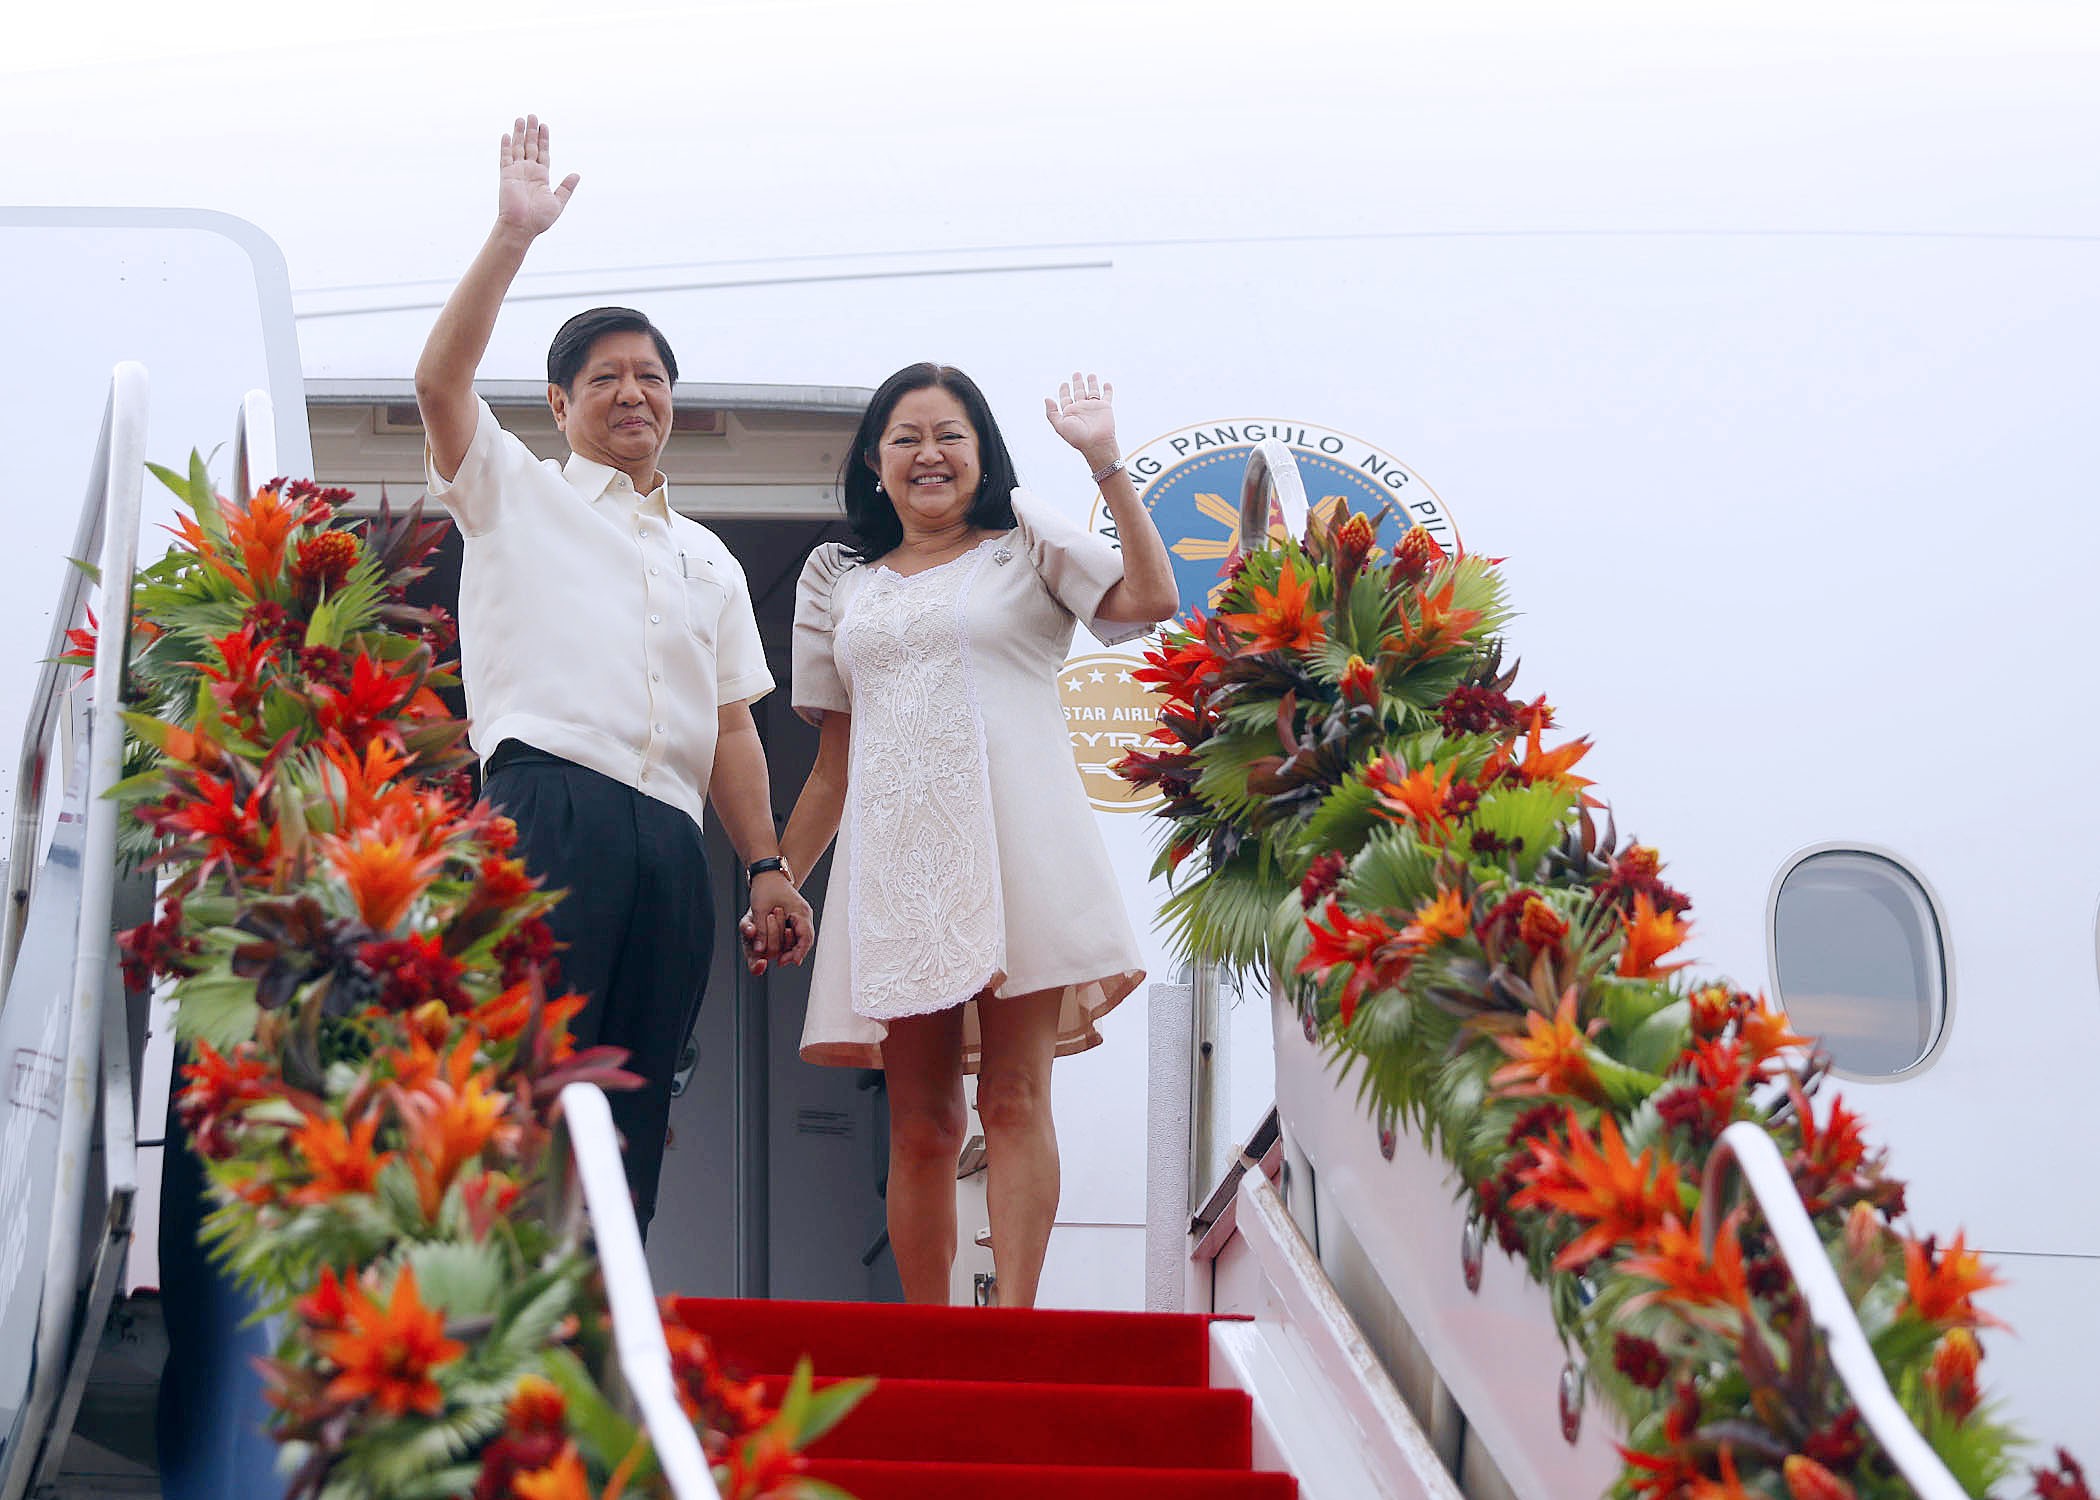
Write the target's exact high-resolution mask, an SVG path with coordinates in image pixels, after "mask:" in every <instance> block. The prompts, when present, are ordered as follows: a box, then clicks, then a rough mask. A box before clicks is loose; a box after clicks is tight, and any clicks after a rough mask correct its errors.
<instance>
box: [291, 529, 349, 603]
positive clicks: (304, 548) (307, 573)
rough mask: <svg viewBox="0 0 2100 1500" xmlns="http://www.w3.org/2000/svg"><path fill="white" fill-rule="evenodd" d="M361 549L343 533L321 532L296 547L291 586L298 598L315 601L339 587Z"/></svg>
mask: <svg viewBox="0 0 2100 1500" xmlns="http://www.w3.org/2000/svg"><path fill="white" fill-rule="evenodd" d="M363 551H364V548H363V547H361V546H360V545H359V544H358V540H357V538H356V537H354V536H352V535H351V534H350V533H349V532H347V531H324V532H322V533H321V534H320V535H319V536H312V537H308V538H307V539H306V540H305V541H303V542H301V543H300V544H299V551H298V554H297V557H296V558H295V560H294V561H293V563H292V584H293V586H294V587H295V588H296V589H297V590H298V591H299V597H300V598H302V599H316V598H319V597H321V596H322V595H324V594H328V593H332V592H334V591H335V590H336V589H339V588H341V587H342V586H343V580H344V579H346V578H348V577H349V576H350V570H351V569H352V568H354V567H356V566H357V559H358V557H359V556H360V555H361V554H362V553H363Z"/></svg>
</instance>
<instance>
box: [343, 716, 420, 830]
mask: <svg viewBox="0 0 2100 1500" xmlns="http://www.w3.org/2000/svg"><path fill="white" fill-rule="evenodd" d="M321 758H322V759H323V760H325V761H326V762H327V763H328V765H329V766H330V767H331V768H332V769H333V770H334V771H335V773H336V776H337V777H339V778H340V779H341V782H342V789H341V794H340V795H338V794H337V790H336V787H335V785H334V784H333V779H331V782H330V785H329V786H328V790H327V796H328V804H329V806H330V807H332V808H334V809H335V825H336V827H337V828H349V827H351V826H353V825H354V824H358V823H368V822H371V821H374V820H375V819H377V818H378V817H379V816H380V813H381V811H382V809H383V808H385V807H386V806H387V805H388V802H389V794H390V793H391V794H392V797H393V799H394V800H399V799H403V798H407V797H411V796H413V795H414V793H413V789H412V788H409V787H406V786H399V785H396V784H395V783H396V782H397V781H398V780H399V778H400V775H401V773H402V772H403V771H405V770H407V769H408V756H407V754H406V753H405V752H403V751H401V750H398V749H396V748H395V747H393V746H391V745H389V744H387V743H386V742H385V741H384V740H379V739H373V740H367V741H366V742H365V748H364V752H363V753H362V754H359V753H358V751H357V750H355V749H353V748H352V746H351V744H350V742H349V741H348V740H347V739H345V738H344V737H343V736H342V735H341V734H340V733H331V734H329V735H327V736H326V737H325V738H323V739H322V741H321Z"/></svg>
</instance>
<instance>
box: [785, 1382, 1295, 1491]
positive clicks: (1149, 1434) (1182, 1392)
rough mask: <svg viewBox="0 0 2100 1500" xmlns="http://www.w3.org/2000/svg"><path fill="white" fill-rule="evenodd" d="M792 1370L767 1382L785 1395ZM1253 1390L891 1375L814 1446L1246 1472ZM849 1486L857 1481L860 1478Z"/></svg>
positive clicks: (863, 1454)
mask: <svg viewBox="0 0 2100 1500" xmlns="http://www.w3.org/2000/svg"><path fill="white" fill-rule="evenodd" d="M786 1390H787V1380H786V1379H785V1377H780V1376H774V1377H770V1378H768V1379H767V1381H766V1395H767V1398H768V1399H769V1400H771V1401H774V1402H776V1403H777V1402H778V1401H780V1399H781V1398H782V1397H783V1396H784V1395H785V1393H786ZM1253 1410H1254V1407H1253V1402H1252V1401H1251V1400H1250V1399H1249V1398H1248V1396H1247V1394H1246V1393H1245V1392H1244V1391H1233V1390H1190V1389H1186V1388H1157V1387H1150V1386H1126V1385H1077V1384H1072V1383H1054V1384H1042V1383H1037V1382H1033V1381H1018V1380H994V1381H960V1380H900V1379H896V1378H894V1377H886V1378H884V1379H882V1380H881V1381H879V1382H878V1383H877V1385H876V1386H875V1388H874V1390H872V1391H870V1392H869V1393H868V1395H867V1396H866V1398H864V1399H863V1400H862V1401H861V1403H860V1404H859V1405H858V1406H856V1407H855V1408H854V1409H853V1411H852V1412H851V1413H850V1414H849V1415H848V1416H847V1417H846V1418H845V1420H844V1421H842V1422H841V1423H839V1425H838V1426H837V1427H835V1428H833V1429H832V1430H831V1431H830V1432H828V1433H826V1434H825V1435H824V1436H823V1437H822V1438H820V1439H819V1440H818V1441H817V1444H816V1446H815V1447H814V1448H813V1449H812V1450H811V1451H812V1453H813V1454H818V1455H822V1456H824V1457H827V1458H841V1459H885V1460H898V1461H902V1460H936V1459H937V1460H941V1461H943V1462H951V1463H961V1464H1002V1465H1003V1464H1026V1465H1048V1466H1058V1467H1067V1466H1096V1467H1104V1468H1105V1467H1134V1468H1140V1469H1152V1468H1160V1469H1189V1470H1195V1469H1203V1470H1209V1471H1212V1472H1216V1471H1219V1470H1227V1471H1230V1470H1241V1471H1244V1470H1246V1469H1248V1468H1249V1467H1251V1466H1252V1464H1253V1461H1254V1451H1253V1448H1254V1444H1253ZM849 1488H850V1486H849Z"/></svg>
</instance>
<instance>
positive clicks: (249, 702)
mask: <svg viewBox="0 0 2100 1500" xmlns="http://www.w3.org/2000/svg"><path fill="white" fill-rule="evenodd" d="M211 644H212V648H213V649H214V650H215V651H217V652H218V653H219V665H218V666H213V665H212V664H211V663H210V662H208V661H197V662H189V663H186V665H189V666H193V667H195V668H196V669H197V670H198V671H200V672H202V673H203V674H204V676H205V679H206V681H207V682H208V683H209V684H210V691H211V698H212V701H213V702H214V703H216V704H218V705H219V710H220V715H221V717H222V719H223V720H224V722H225V723H227V724H228V725H230V726H232V727H233V728H234V729H235V730H236V731H237V732H241V733H246V732H247V731H248V729H249V728H251V727H253V726H254V725H255V715H256V713H257V711H258V710H259V709H260V708H261V707H262V701H263V694H264V693H265V692H266V691H268V684H267V683H265V682H264V681H263V674H264V673H265V672H266V671H268V670H269V668H270V667H271V666H272V665H273V664H274V661H275V658H274V657H273V655H272V644H271V641H270V639H269V638H268V637H267V636H264V635H262V634H260V633H259V632H258V631H257V629H256V627H255V626H254V625H252V624H250V625H243V626H242V627H241V628H240V629H238V630H235V631H231V632H229V633H227V634H225V635H222V636H219V637H218V638H217V639H215V640H214V641H213V642H212V643H211Z"/></svg>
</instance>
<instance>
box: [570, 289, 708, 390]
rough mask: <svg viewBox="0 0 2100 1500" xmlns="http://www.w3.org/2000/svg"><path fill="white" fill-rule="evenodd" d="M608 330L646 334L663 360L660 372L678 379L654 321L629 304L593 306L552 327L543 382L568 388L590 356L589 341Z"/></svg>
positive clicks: (675, 358)
mask: <svg viewBox="0 0 2100 1500" xmlns="http://www.w3.org/2000/svg"><path fill="white" fill-rule="evenodd" d="M608 333H646V334H648V335H649V338H650V340H651V342H653V343H654V344H655V345H656V353H657V357H658V358H660V359H662V360H663V362H664V373H665V374H666V375H668V376H670V377H671V379H672V380H673V381H674V382H675V381H676V380H677V379H678V356H677V355H675V354H673V353H672V352H671V341H670V340H669V339H667V338H665V337H664V336H663V334H662V332H660V331H659V330H658V328H657V326H656V325H655V324H654V323H652V322H650V321H649V320H648V319H647V318H645V317H643V316H642V315H641V314H640V313H638V312H636V311H635V310H634V309H633V308H631V307H594V308H592V309H591V310H590V311H588V312H580V313H578V314H577V315H576V316H575V317H573V318H571V319H569V321H568V322H566V323H564V324H562V325H561V327H560V328H558V329H556V330H555V332H554V342H553V343H551V344H549V345H548V346H547V384H549V385H558V386H560V387H561V388H562V389H563V390H565V391H566V390H570V389H572V388H573V387H574V386H575V384H576V377H577V376H578V375H579V374H581V373H582V372H583V362H584V361H585V360H587V359H589V358H590V357H591V345H593V344H595V343H597V342H598V340H599V339H601V338H603V337H605V335H606V334H608Z"/></svg>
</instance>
